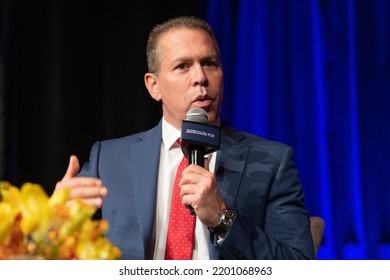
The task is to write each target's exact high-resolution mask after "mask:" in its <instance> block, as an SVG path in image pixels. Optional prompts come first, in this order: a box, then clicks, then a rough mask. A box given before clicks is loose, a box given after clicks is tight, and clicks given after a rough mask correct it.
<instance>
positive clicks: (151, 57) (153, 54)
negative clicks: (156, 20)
mask: <svg viewBox="0 0 390 280" xmlns="http://www.w3.org/2000/svg"><path fill="white" fill-rule="evenodd" d="M174 28H176V29H180V28H188V29H201V30H204V31H206V32H207V34H209V35H210V37H211V39H212V41H213V45H214V48H215V51H216V52H217V56H218V58H219V59H221V57H220V56H221V55H220V50H219V46H218V42H217V39H216V38H215V35H214V32H213V30H212V29H211V26H210V25H209V24H208V23H207V22H206V21H204V20H203V19H200V18H197V17H194V16H182V17H177V18H172V19H169V20H168V21H166V22H163V23H161V24H158V25H156V26H155V27H154V28H153V29H152V30H151V31H150V33H149V38H148V42H147V45H146V59H147V63H148V71H149V73H158V71H159V68H160V50H159V45H158V43H159V40H160V37H161V35H162V34H164V33H166V32H168V31H169V30H171V29H174Z"/></svg>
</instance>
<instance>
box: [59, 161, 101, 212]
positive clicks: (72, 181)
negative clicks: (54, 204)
mask: <svg viewBox="0 0 390 280" xmlns="http://www.w3.org/2000/svg"><path fill="white" fill-rule="evenodd" d="M79 171H80V163H79V160H78V158H77V157H76V156H71V157H70V160H69V165H68V169H67V170H66V173H65V175H64V177H63V178H62V180H61V181H59V182H57V184H56V187H55V190H54V192H56V191H58V190H60V189H63V188H70V189H71V192H70V197H69V199H74V198H76V197H79V198H81V199H83V200H84V201H85V202H86V203H88V204H90V205H93V206H95V207H97V208H100V207H102V204H103V197H105V196H107V194H108V191H107V189H106V188H105V187H104V186H103V185H102V181H101V180H99V179H96V178H92V177H77V173H79Z"/></svg>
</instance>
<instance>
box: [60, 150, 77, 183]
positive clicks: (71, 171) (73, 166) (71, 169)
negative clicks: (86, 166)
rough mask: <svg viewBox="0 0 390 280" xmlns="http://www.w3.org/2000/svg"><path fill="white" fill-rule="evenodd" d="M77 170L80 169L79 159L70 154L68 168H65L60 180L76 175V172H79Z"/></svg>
mask: <svg viewBox="0 0 390 280" xmlns="http://www.w3.org/2000/svg"><path fill="white" fill-rule="evenodd" d="M79 171H80V163H79V159H78V158H77V157H76V156H73V155H72V156H70V159H69V165H68V169H67V170H66V173H65V175H64V178H62V180H65V179H70V178H73V177H76V175H77V173H79Z"/></svg>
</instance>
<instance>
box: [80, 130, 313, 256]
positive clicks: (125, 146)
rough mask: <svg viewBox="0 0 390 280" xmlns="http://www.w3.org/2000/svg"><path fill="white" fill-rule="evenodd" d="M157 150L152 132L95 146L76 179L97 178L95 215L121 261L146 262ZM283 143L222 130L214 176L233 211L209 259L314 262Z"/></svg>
mask: <svg viewBox="0 0 390 280" xmlns="http://www.w3.org/2000/svg"><path fill="white" fill-rule="evenodd" d="M160 145H161V122H160V124H159V125H158V126H156V127H154V128H152V129H150V130H148V131H145V132H141V133H138V134H134V135H130V136H127V137H123V138H119V139H112V140H106V141H101V142H97V143H95V144H94V146H93V147H92V151H91V154H90V159H89V162H87V163H86V164H85V165H84V166H83V168H82V170H81V172H80V174H79V175H80V176H90V177H97V178H100V179H101V180H102V181H103V185H104V186H106V187H107V188H108V193H109V195H108V197H107V198H105V200H104V203H103V207H102V209H101V214H102V218H104V219H107V220H108V222H109V226H110V229H109V231H108V233H107V235H106V237H107V238H108V239H110V240H111V242H112V243H113V244H115V245H116V246H118V247H119V248H120V250H121V251H122V258H123V259H149V258H152V257H153V250H154V240H153V230H154V219H155V211H156V194H157V180H158V166H159V154H160ZM292 153H293V152H292V149H291V148H290V147H288V146H286V145H284V144H281V143H277V142H273V141H269V140H266V139H263V138H261V137H258V136H255V135H252V134H248V133H243V132H240V131H237V130H235V129H233V128H231V127H229V126H224V127H223V128H222V129H221V147H220V150H219V151H218V152H217V158H216V165H215V176H216V179H217V182H218V185H219V188H220V192H221V194H222V196H223V199H224V200H225V202H226V203H227V205H229V206H230V207H231V208H233V209H234V210H235V211H236V212H237V216H236V219H235V221H234V224H233V226H232V227H231V228H230V230H229V232H228V234H227V235H226V236H225V238H224V240H223V242H222V243H221V244H219V245H217V244H215V243H214V236H213V234H211V233H210V242H209V252H210V259H313V258H314V249H313V242H312V238H311V232H310V220H309V215H308V213H307V210H306V208H305V205H304V203H303V198H304V194H303V192H302V186H301V183H300V180H299V176H298V172H297V169H296V166H295V164H294V163H293V161H292V159H291V158H292Z"/></svg>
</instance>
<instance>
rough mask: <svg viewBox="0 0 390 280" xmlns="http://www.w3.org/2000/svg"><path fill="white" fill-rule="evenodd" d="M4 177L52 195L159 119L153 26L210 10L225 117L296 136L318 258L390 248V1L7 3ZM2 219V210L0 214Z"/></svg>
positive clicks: (368, 255) (0, 64)
mask: <svg viewBox="0 0 390 280" xmlns="http://www.w3.org/2000/svg"><path fill="white" fill-rule="evenodd" d="M0 9H1V10H0V13H1V14H0V16H1V20H0V24H1V28H0V32H1V34H0V40H1V44H0V141H1V142H0V180H8V181H10V182H11V183H12V184H14V185H17V186H20V185H21V184H22V183H24V182H26V181H32V182H36V183H39V184H42V185H43V186H44V187H45V188H46V190H47V192H48V193H51V192H52V190H53V188H54V186H55V183H56V181H57V180H59V179H61V178H62V176H63V174H64V173H65V170H66V167H67V165H68V160H69V156H70V155H71V154H76V155H78V156H79V158H80V161H81V163H84V162H85V161H86V160H87V159H88V155H89V151H90V148H91V146H92V144H93V143H94V142H95V141H97V140H101V139H107V138H113V137H120V136H124V135H128V134H130V133H134V132H138V131H142V130H145V129H148V128H151V127H152V126H154V125H155V124H157V122H158V121H159V120H160V118H161V108H160V105H159V104H158V103H156V102H155V101H153V100H152V99H151V98H150V97H149V94H148V93H147V91H146V89H145V86H144V83H143V75H144V73H145V71H146V62H145V60H146V59H145V44H146V39H147V36H148V32H149V30H150V29H151V27H152V26H154V25H155V24H156V23H160V22H161V21H163V20H165V19H167V18H170V17H173V16H180V15H197V16H200V17H202V18H204V19H206V20H208V21H209V22H210V24H211V26H212V27H213V29H214V31H215V34H216V37H217V39H218V41H219V44H220V47H221V53H222V61H223V67H224V76H225V84H224V93H225V99H224V106H223V110H222V116H223V118H224V121H225V122H227V123H229V124H231V125H233V126H234V127H236V128H238V129H241V130H244V131H248V132H252V133H255V134H257V135H260V136H263V137H266V138H269V139H272V140H277V141H281V142H284V143H286V144H288V145H290V146H292V147H293V148H294V150H295V161H296V163H297V165H298V169H299V172H300V175H301V180H302V185H303V188H304V192H305V194H306V200H305V202H306V205H307V206H308V210H309V213H310V214H311V215H320V216H322V217H324V219H325V222H326V228H325V236H324V241H323V244H322V246H321V248H320V250H319V255H318V258H320V259H390V203H389V201H390V110H389V104H390V1H386V0H371V1H368V0H345V1H340V0H197V1H183V0H171V1H164V0H160V1H146V0H145V1H134V0H133V1H127V0H126V1H125V0H122V1H120V0H118V1H102V0H101V1H82V0H79V1H74V0H71V1H66V0H62V1H60V0H53V1H48V0H46V1H39V0H38V1H27V0H23V1H19V0H0ZM0 222H1V221H0Z"/></svg>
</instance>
